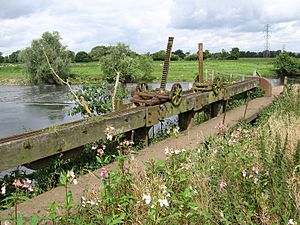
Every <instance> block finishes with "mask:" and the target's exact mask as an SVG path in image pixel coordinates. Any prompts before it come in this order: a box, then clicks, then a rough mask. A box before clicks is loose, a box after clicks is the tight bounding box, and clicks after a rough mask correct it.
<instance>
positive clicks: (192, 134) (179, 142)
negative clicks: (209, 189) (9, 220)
mask: <svg viewBox="0 0 300 225" xmlns="http://www.w3.org/2000/svg"><path fill="white" fill-rule="evenodd" d="M282 90H283V87H282V86H280V87H276V88H274V89H273V97H274V96H277V95H279V94H280V93H281V92H282ZM273 97H262V98H257V99H254V100H252V101H250V102H249V104H248V108H247V113H246V117H245V119H246V120H248V121H251V120H253V119H255V118H256V117H257V116H258V115H259V113H260V112H261V111H262V110H263V109H265V108H266V107H268V106H269V105H270V104H271V103H272V100H273ZM244 111H245V106H241V107H238V108H236V109H233V110H231V111H228V112H227V113H226V120H225V125H226V126H228V127H232V126H234V125H236V123H237V122H238V121H239V119H241V118H243V115H244ZM222 121H223V115H220V116H218V117H215V118H213V119H211V120H209V121H207V122H205V123H202V124H200V125H197V126H194V127H192V128H191V129H189V130H187V131H184V132H182V133H180V134H179V135H178V137H176V138H175V137H172V138H168V139H166V140H163V141H161V142H159V143H156V144H153V145H151V146H149V147H147V148H145V149H143V150H142V151H140V152H139V153H138V154H137V155H136V156H135V159H136V161H137V162H138V165H139V166H141V167H143V165H144V163H145V162H147V161H149V160H150V159H156V160H163V159H165V154H164V149H165V147H169V148H173V149H181V148H185V149H190V148H195V147H197V146H199V144H200V143H201V142H202V141H203V140H204V139H205V138H206V137H208V136H211V135H215V134H216V133H217V130H216V129H215V127H216V126H217V125H218V124H221V123H222ZM106 168H107V169H108V170H111V169H113V168H116V163H112V164H109V165H107V166H106ZM100 170H101V169H98V170H96V171H94V172H93V173H95V174H98V175H99V174H100ZM101 186H102V185H101V181H100V180H99V179H98V178H96V177H95V176H94V175H93V174H86V175H83V176H81V177H79V179H78V184H77V185H71V187H70V190H71V191H72V193H73V198H74V201H75V202H77V203H78V202H80V197H81V196H82V195H83V193H84V190H86V189H93V188H97V189H99V188H101ZM64 196H65V189H64V188H63V187H57V188H55V189H53V190H51V191H49V192H46V193H44V194H41V195H39V196H37V197H35V198H33V199H31V200H28V201H26V202H24V203H21V204H20V205H19V206H18V208H19V213H20V214H23V215H26V216H31V215H33V214H34V213H38V214H40V215H47V212H46V211H45V209H46V208H49V207H50V204H51V203H52V202H53V201H55V202H56V203H57V204H58V205H62V204H63V202H64ZM13 212H14V211H13V209H8V210H6V211H4V212H1V213H0V218H6V217H7V216H8V215H13Z"/></svg>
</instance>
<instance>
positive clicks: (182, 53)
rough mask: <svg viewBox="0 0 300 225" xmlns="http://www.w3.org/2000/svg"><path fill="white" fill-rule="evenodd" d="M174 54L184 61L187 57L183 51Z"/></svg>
mask: <svg viewBox="0 0 300 225" xmlns="http://www.w3.org/2000/svg"><path fill="white" fill-rule="evenodd" d="M172 54H174V55H177V56H179V58H180V59H184V57H185V54H184V52H183V51H182V50H181V49H177V50H176V51H175V52H173V53H172Z"/></svg>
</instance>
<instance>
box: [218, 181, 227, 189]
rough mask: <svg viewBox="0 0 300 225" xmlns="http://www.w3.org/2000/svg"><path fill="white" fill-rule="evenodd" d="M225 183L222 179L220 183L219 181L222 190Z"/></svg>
mask: <svg viewBox="0 0 300 225" xmlns="http://www.w3.org/2000/svg"><path fill="white" fill-rule="evenodd" d="M226 185H227V184H226V183H225V181H224V180H222V181H221V183H220V189H221V190H223V189H224V188H225V187H226Z"/></svg>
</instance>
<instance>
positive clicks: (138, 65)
mask: <svg viewBox="0 0 300 225" xmlns="http://www.w3.org/2000/svg"><path fill="white" fill-rule="evenodd" d="M100 64H101V69H102V72H103V74H104V79H105V80H106V81H108V82H114V81H115V79H116V75H117V72H119V73H120V82H121V83H128V82H137V81H140V80H142V78H146V77H147V78H148V79H151V76H149V75H150V74H151V72H152V63H151V59H150V57H148V56H142V57H141V56H138V55H137V54H136V53H135V52H133V51H131V50H130V48H129V46H127V45H125V44H121V43H119V44H117V45H116V46H111V47H110V51H109V54H107V55H106V56H103V57H102V58H101V60H100Z"/></svg>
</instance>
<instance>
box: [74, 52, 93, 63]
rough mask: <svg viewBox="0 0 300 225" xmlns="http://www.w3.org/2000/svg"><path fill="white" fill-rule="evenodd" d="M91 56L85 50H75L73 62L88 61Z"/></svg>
mask: <svg viewBox="0 0 300 225" xmlns="http://www.w3.org/2000/svg"><path fill="white" fill-rule="evenodd" d="M90 61H91V57H90V56H89V54H87V53H86V52H85V51H80V52H77V54H76V55H75V62H90Z"/></svg>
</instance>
